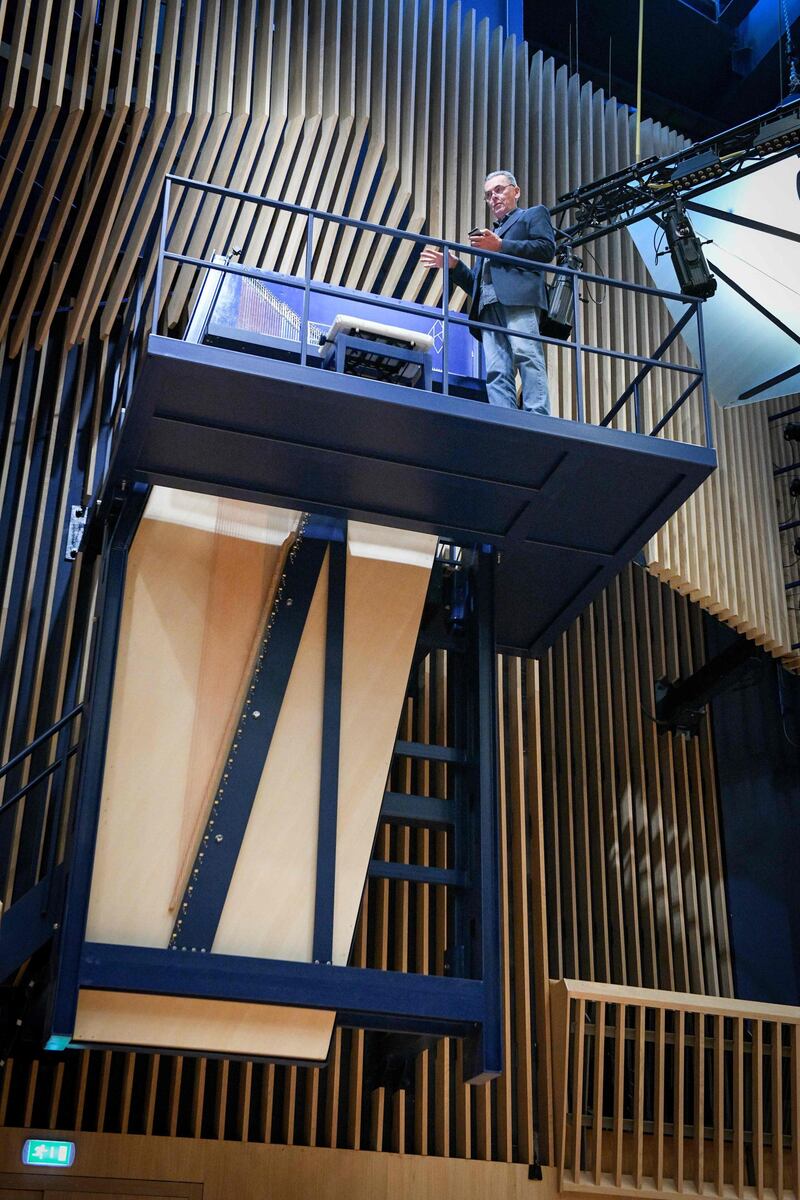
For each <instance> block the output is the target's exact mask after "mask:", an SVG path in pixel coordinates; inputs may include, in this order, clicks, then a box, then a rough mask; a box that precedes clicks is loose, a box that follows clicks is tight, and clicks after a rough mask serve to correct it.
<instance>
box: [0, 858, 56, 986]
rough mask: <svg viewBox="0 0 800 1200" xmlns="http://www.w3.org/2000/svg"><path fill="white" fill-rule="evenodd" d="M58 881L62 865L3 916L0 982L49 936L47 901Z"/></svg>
mask: <svg viewBox="0 0 800 1200" xmlns="http://www.w3.org/2000/svg"><path fill="white" fill-rule="evenodd" d="M62 880H63V866H62V865H61V864H59V866H57V867H56V868H55V870H54V874H53V877H45V878H44V879H42V880H41V881H40V882H39V883H37V884H36V886H35V887H32V888H30V889H29V891H27V892H26V893H25V895H24V896H21V897H20V898H19V900H15V901H14V903H13V904H12V905H11V907H10V908H9V909H8V911H7V912H6V913H4V914H3V924H2V934H1V935H0V980H3V979H6V978H8V976H9V975H10V974H11V972H12V971H15V970H16V969H17V967H19V966H20V965H21V964H22V963H24V962H25V960H26V959H28V958H30V956H31V955H32V954H34V953H35V952H36V951H37V950H39V949H40V948H41V947H42V946H43V945H44V944H45V942H47V941H48V939H49V938H51V937H52V936H53V915H52V912H51V911H50V906H49V904H48V900H49V899H50V897H51V896H53V895H54V894H57V892H58V889H59V887H60V885H61V882H62Z"/></svg>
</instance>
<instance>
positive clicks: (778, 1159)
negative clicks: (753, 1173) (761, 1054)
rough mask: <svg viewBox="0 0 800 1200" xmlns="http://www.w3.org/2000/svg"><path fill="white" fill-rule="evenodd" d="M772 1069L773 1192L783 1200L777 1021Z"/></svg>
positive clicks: (780, 1039) (780, 1042)
mask: <svg viewBox="0 0 800 1200" xmlns="http://www.w3.org/2000/svg"><path fill="white" fill-rule="evenodd" d="M770 1031H771V1043H770V1069H771V1079H772V1092H771V1096H770V1113H771V1127H770V1141H771V1146H772V1154H771V1159H772V1179H771V1184H772V1190H773V1192H774V1193H775V1197H776V1200H783V1192H784V1182H783V1026H782V1025H781V1023H780V1021H775V1022H774V1023H773V1024H772V1025H771V1026H770Z"/></svg>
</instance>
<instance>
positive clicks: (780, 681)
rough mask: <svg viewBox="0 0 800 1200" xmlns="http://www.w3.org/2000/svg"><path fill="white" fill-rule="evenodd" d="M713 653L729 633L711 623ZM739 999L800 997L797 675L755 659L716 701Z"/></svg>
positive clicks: (793, 999)
mask: <svg viewBox="0 0 800 1200" xmlns="http://www.w3.org/2000/svg"><path fill="white" fill-rule="evenodd" d="M707 635H708V652H709V655H713V654H715V653H717V652H718V651H719V650H720V649H723V648H724V647H725V646H726V645H729V644H730V642H731V640H732V638H733V637H735V635H732V634H731V633H730V631H729V630H727V629H725V628H724V627H723V626H721V625H720V624H719V623H718V622H716V621H713V620H711V619H709V620H708V623H707ZM711 708H712V716H713V726H714V737H715V742H716V757H717V766H718V779H719V789H720V796H719V803H720V813H721V820H722V833H723V844H724V848H725V863H726V877H727V884H728V905H729V912H730V921H731V939H732V944H733V955H734V978H735V984H736V995H737V996H739V997H741V998H742V999H745V1000H764V1001H768V1002H772V1003H776V1004H798V1003H800V679H798V678H797V677H795V676H793V675H789V673H788V672H787V671H785V670H784V669H783V668H782V667H780V666H779V665H778V664H777V663H775V662H774V661H773V660H771V659H770V658H769V657H768V656H767V655H759V657H758V659H756V660H755V661H754V662H753V663H751V665H750V666H749V667H747V668H745V670H744V672H743V673H742V675H741V676H739V678H738V679H737V680H733V681H731V683H730V687H729V689H728V690H727V691H725V692H724V693H723V694H721V695H720V696H718V697H717V698H715V699H714V701H713V702H712V706H711Z"/></svg>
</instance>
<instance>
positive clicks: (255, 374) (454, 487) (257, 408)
mask: <svg viewBox="0 0 800 1200" xmlns="http://www.w3.org/2000/svg"><path fill="white" fill-rule="evenodd" d="M715 465H716V454H715V452H714V451H713V450H712V449H707V448H705V447H700V446H693V445H688V444H685V443H679V442H671V441H667V440H666V439H664V438H658V437H652V436H645V435H643V434H636V433H628V432H623V431H618V430H614V429H610V428H606V427H599V426H590V425H585V424H579V423H576V422H572V421H566V420H560V419H558V418H554V417H538V416H534V415H532V414H528V413H524V412H513V411H510V410H509V411H506V410H503V409H497V408H493V407H491V406H489V405H488V404H480V403H476V402H475V401H471V400H463V399H459V398H457V397H453V396H444V395H441V394H437V393H436V392H430V391H423V390H420V389H412V388H408V387H403V386H400V385H395V384H385V383H378V382H375V381H371V380H363V379H358V378H354V377H352V376H345V375H339V374H336V373H335V372H331V371H323V370H321V369H320V368H319V367H318V366H316V365H310V364H309V363H307V364H306V365H300V364H299V363H292V362H286V361H281V360H279V359H275V358H269V357H255V356H253V355H252V354H247V353H242V352H237V351H233V350H228V349H223V348H220V347H218V346H210V345H200V344H191V343H187V342H182V341H178V340H176V339H173V338H166V337H161V336H155V335H152V336H150V337H149V338H148V340H147V342H146V345H145V348H144V353H143V356H142V360H141V363H140V370H139V373H138V376H137V379H136V383H135V386H134V389H133V394H132V398H131V401H130V403H129V405H128V411H127V416H126V419H125V422H124V424H123V426H122V429H121V432H120V435H119V440H118V444H117V449H116V454H115V458H114V462H113V464H112V470H111V473H110V485H111V486H116V484H118V482H119V481H120V480H122V479H125V480H128V481H142V482H146V483H154V484H156V483H157V484H165V485H168V486H173V487H181V488H185V489H189V490H195V491H200V492H208V493H213V494H214V495H220V496H229V497H234V498H239V499H244V500H254V501H262V502H268V503H270V504H277V505H285V506H289V507H295V508H297V507H300V508H304V509H309V510H311V511H313V512H316V513H321V514H327V515H331V516H336V517H347V518H351V519H357V520H365V521H370V522H377V523H379V524H385V525H394V526H400V527H402V528H406V529H416V530H423V531H426V532H432V533H436V534H438V535H439V536H440V537H442V538H448V539H452V540H454V541H456V542H458V543H460V544H464V543H480V544H490V545H492V546H494V547H495V548H496V550H497V551H498V553H499V556H500V557H499V564H498V569H497V573H496V581H497V582H496V587H497V591H496V614H497V638H498V645H499V646H500V647H501V648H502V649H504V650H509V651H512V652H515V653H521V654H530V655H539V654H541V653H543V652H544V651H545V650H546V649H547V647H548V646H550V645H551V644H552V643H553V642H554V641H555V639H556V638H557V637H558V635H559V634H560V633H561V631H562V630H563V629H565V628H566V626H567V625H568V624H569V623H570V622H571V621H572V620H573V619H574V618H575V617H576V616H577V615H578V614H579V613H580V612H581V611H582V610H583V609H584V608H585V607H586V605H587V604H589V603H590V601H591V600H592V598H593V597H594V596H595V595H597V593H598V592H600V591H601V590H602V589H603V588H604V587H605V586H606V585H607V584H608V583H609V581H610V580H611V579H612V578H613V577H614V576H615V575H616V574H617V572H618V571H619V570H621V568H622V567H623V566H624V565H625V564H626V563H627V562H629V561H630V560H631V559H632V558H633V557H634V556H635V554H636V553H637V552H638V551H639V550H640V549H641V548H642V547H643V546H644V545H645V543H646V542H647V540H648V539H649V538H650V537H652V535H653V534H654V533H655V532H656V531H657V530H658V529H659V528H661V526H662V525H663V524H664V522H665V521H667V520H668V518H669V517H670V516H671V515H672V514H673V513H674V512H675V511H676V510H677V509H678V508H679V507H680V506H681V504H683V503H684V501H685V500H686V499H687V497H689V496H690V495H691V494H692V492H694V491H695V489H696V488H697V487H699V485H700V484H701V483H702V482H703V480H704V479H705V478H706V477H707V476H708V475H709V473H710V472H711V471H712V470H713V469H714V467H715Z"/></svg>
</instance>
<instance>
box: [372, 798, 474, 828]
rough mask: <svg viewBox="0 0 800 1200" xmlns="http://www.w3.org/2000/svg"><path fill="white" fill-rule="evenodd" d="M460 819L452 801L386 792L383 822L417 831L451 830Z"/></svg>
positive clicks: (382, 812) (382, 815)
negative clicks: (408, 826) (393, 823)
mask: <svg viewBox="0 0 800 1200" xmlns="http://www.w3.org/2000/svg"><path fill="white" fill-rule="evenodd" d="M458 817H459V812H458V808H457V806H456V804H455V802H454V801H452V800H441V799H439V797H438V796H414V795H407V794H406V793H405V792H386V794H385V795H384V797H383V806H382V807H381V820H382V821H392V822H395V823H397V824H398V825H411V826H412V827H413V828H415V829H449V828H451V827H452V826H453V825H454V824H455V822H456V820H457V819H458Z"/></svg>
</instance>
